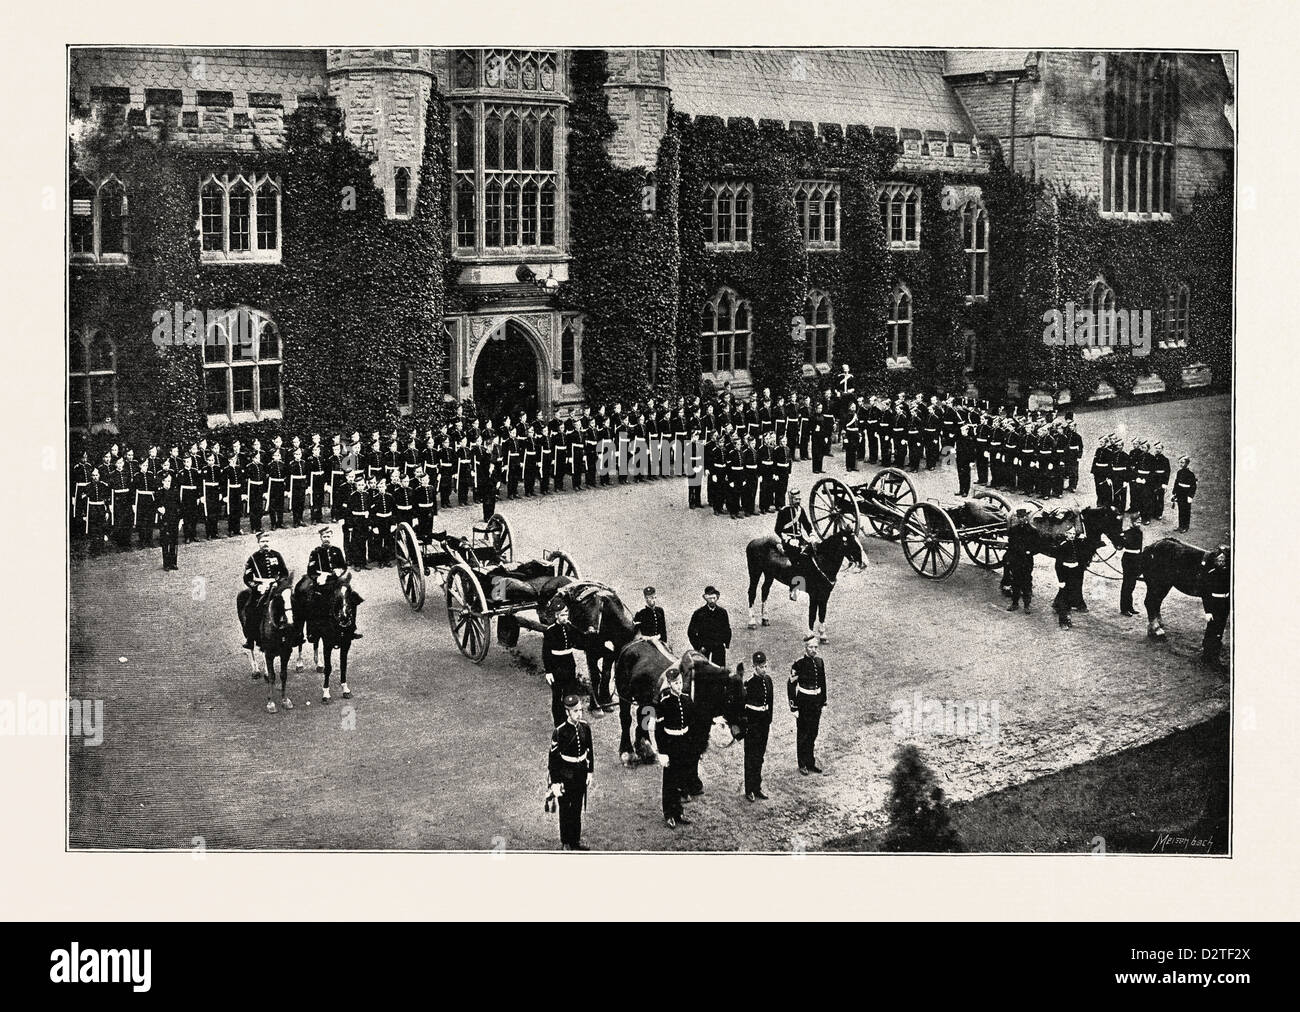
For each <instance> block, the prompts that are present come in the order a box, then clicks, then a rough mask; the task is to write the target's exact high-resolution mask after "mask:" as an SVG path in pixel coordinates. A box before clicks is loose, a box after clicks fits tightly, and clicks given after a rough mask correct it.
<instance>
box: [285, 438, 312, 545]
mask: <svg viewBox="0 0 1300 1012" xmlns="http://www.w3.org/2000/svg"><path fill="white" fill-rule="evenodd" d="M294 438H295V439H297V438H298V437H297V436H295V437H294ZM310 480H311V469H310V468H309V467H308V465H307V461H305V460H303V459H302V447H300V446H298V447H294V450H293V460H291V461H289V511H290V512H291V513H292V514H293V525H294V526H295V527H301V526H302V511H303V510H304V509H306V508H307V483H308V482H309V481H310Z"/></svg>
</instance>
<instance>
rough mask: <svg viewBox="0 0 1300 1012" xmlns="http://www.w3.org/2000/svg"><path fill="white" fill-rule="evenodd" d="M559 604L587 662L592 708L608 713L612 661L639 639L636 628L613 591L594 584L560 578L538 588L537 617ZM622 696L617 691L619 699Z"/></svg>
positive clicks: (552, 609)
mask: <svg viewBox="0 0 1300 1012" xmlns="http://www.w3.org/2000/svg"><path fill="white" fill-rule="evenodd" d="M561 603H563V604H564V606H565V607H567V608H568V609H569V621H570V622H572V623H573V626H574V628H576V629H577V630H578V632H579V633H580V634H581V635H582V637H583V642H584V643H585V644H586V646H585V647H584V648H583V654H584V655H585V656H586V658H587V677H588V678H589V679H590V680H591V689H592V695H593V697H594V698H595V702H596V704H598V705H599V706H600V707H601V708H602V709H603V710H604V711H605V712H606V713H608V712H609V711H610V710H611V709H613V701H612V698H611V696H610V691H609V685H610V676H611V675H612V674H613V673H614V666H615V660H616V659H617V658H618V657H619V655H620V654H621V653H622V651H623V648H624V647H626V646H627V645H628V644H629V643H631V642H632V641H633V640H635V639H636V638H637V636H638V635H639V633H638V630H637V627H636V624H635V623H634V622H633V621H632V615H631V613H630V612H629V611H628V609H627V606H626V605H625V604H623V602H622V600H621V599H620V598H619V596H618V594H617V593H615V592H614V590H613V588H611V587H607V586H606V585H605V584H603V583H597V582H595V581H594V580H576V579H574V578H572V577H568V576H561V577H555V578H554V579H553V580H551V581H548V582H547V583H545V584H544V585H543V586H542V587H541V588H539V593H538V614H542V612H543V611H544V610H550V611H554V610H555V608H556V606H557V605H559V604H561ZM622 696H623V693H622V691H621V690H620V692H619V697H620V699H621V698H622Z"/></svg>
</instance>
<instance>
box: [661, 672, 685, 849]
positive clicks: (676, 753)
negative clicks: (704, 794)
mask: <svg viewBox="0 0 1300 1012" xmlns="http://www.w3.org/2000/svg"><path fill="white" fill-rule="evenodd" d="M664 677H665V678H666V679H667V680H668V688H667V691H665V692H664V694H663V695H662V696H661V697H660V698H659V702H658V704H657V705H656V706H655V735H654V740H655V748H656V751H657V752H658V756H657V760H658V762H659V765H660V766H662V767H663V771H664V778H663V788H662V806H663V813H664V825H666V826H667V827H668V828H669V829H676V828H677V827H678V826H679V825H681V826H689V825H690V824H691V820H690V819H688V818H687V817H686V816H685V815H684V814H683V813H682V796H683V795H684V794H685V793H686V789H687V787H688V785H687V784H686V783H685V782H684V781H683V776H684V775H686V774H688V773H689V770H690V763H691V746H690V743H689V742H688V741H687V737H688V735H689V734H690V730H691V720H692V718H693V717H694V703H693V702H692V701H691V699H690V697H688V696H684V695H683V694H682V670H681V668H680V667H672V668H669V669H668V670H667V671H666V672H664Z"/></svg>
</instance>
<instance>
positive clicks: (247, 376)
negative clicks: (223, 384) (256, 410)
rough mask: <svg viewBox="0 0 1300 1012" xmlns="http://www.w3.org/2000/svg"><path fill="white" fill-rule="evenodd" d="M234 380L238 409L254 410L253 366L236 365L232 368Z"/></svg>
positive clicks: (236, 406) (236, 407)
mask: <svg viewBox="0 0 1300 1012" xmlns="http://www.w3.org/2000/svg"><path fill="white" fill-rule="evenodd" d="M230 375H231V378H232V379H233V380H234V396H235V410H236V411H252V410H253V367H252V366H251V365H240V366H235V367H234V368H232V369H231V370H230Z"/></svg>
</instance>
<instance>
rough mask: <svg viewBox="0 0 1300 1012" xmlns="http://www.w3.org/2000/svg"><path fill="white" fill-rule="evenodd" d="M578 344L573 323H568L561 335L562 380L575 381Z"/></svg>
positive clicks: (564, 381)
mask: <svg viewBox="0 0 1300 1012" xmlns="http://www.w3.org/2000/svg"><path fill="white" fill-rule="evenodd" d="M576 357H577V356H576V346H575V341H574V337H573V325H572V324H570V323H566V324H565V325H564V332H563V333H562V334H561V335H560V382H561V383H573V382H574V381H575V374H576V366H575V361H576Z"/></svg>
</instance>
